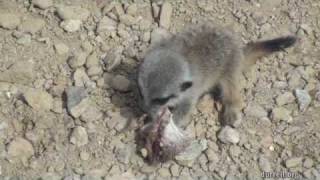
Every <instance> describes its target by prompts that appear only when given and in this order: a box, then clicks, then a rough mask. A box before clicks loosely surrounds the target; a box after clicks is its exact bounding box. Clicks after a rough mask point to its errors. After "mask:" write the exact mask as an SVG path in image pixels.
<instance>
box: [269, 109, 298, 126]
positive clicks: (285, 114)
mask: <svg viewBox="0 0 320 180" xmlns="http://www.w3.org/2000/svg"><path fill="white" fill-rule="evenodd" d="M290 114H291V112H290V111H289V110H287V109H286V108H284V107H277V108H274V109H273V110H272V114H271V118H272V119H273V120H283V121H286V122H288V123H290V122H292V120H293V118H292V117H291V115H290Z"/></svg>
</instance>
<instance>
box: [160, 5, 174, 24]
mask: <svg viewBox="0 0 320 180" xmlns="http://www.w3.org/2000/svg"><path fill="white" fill-rule="evenodd" d="M171 15H172V6H171V4H170V3H169V2H164V3H163V4H162V8H161V14H160V22H159V24H160V26H161V27H164V28H166V29H169V28H170V24H171Z"/></svg>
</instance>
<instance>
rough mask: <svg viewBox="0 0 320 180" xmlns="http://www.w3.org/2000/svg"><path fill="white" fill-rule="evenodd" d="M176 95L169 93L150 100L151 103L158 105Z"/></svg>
mask: <svg viewBox="0 0 320 180" xmlns="http://www.w3.org/2000/svg"><path fill="white" fill-rule="evenodd" d="M174 97H176V96H175V95H170V96H168V97H165V98H155V99H153V100H152V103H154V104H158V105H164V104H166V103H167V102H168V101H169V100H170V99H171V98H174Z"/></svg>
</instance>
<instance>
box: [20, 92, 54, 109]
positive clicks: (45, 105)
mask: <svg viewBox="0 0 320 180" xmlns="http://www.w3.org/2000/svg"><path fill="white" fill-rule="evenodd" d="M23 96H24V98H25V100H26V101H27V103H28V104H29V105H30V106H31V107H32V108H33V109H35V110H37V111H48V110H50V109H52V107H53V98H52V96H51V95H50V94H49V93H47V92H46V91H42V90H39V89H28V90H27V91H26V92H25V93H23Z"/></svg>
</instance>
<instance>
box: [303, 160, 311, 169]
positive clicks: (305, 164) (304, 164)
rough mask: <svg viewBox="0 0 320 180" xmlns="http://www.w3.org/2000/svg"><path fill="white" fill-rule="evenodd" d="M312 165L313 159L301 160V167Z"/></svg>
mask: <svg viewBox="0 0 320 180" xmlns="http://www.w3.org/2000/svg"><path fill="white" fill-rule="evenodd" d="M312 166H313V160H312V159H310V158H306V159H305V160H304V162H303V167H305V168H311V167H312Z"/></svg>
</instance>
